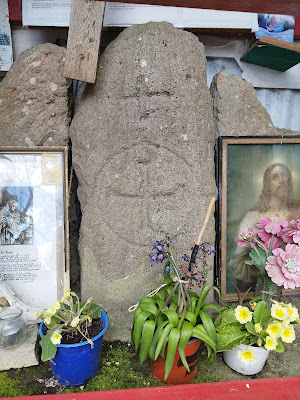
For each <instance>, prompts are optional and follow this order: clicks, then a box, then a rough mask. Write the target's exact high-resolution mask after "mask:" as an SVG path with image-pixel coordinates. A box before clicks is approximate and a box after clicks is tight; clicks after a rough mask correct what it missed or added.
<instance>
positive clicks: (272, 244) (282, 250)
mask: <svg viewBox="0 0 300 400" xmlns="http://www.w3.org/2000/svg"><path fill="white" fill-rule="evenodd" d="M256 226H257V228H259V229H257V230H255V229H253V228H248V229H243V230H242V231H241V232H240V234H239V237H237V238H235V242H237V243H238V245H239V246H241V247H245V246H248V247H249V248H250V252H249V256H250V260H248V261H246V263H247V264H249V265H255V266H256V267H257V268H258V269H259V271H260V274H261V275H262V277H263V281H264V289H263V291H262V296H264V297H262V299H263V300H266V301H267V303H268V307H270V306H271V304H270V303H269V299H268V294H270V296H272V292H274V290H275V287H276V286H279V287H283V288H284V289H294V288H297V287H300V246H299V243H300V219H297V220H292V221H290V222H287V221H285V220H283V219H280V218H279V217H277V216H275V217H272V218H267V217H264V218H262V219H261V220H260V221H259V222H258V223H257V225H256Z"/></svg>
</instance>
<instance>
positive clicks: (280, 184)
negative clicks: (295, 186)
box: [270, 166, 289, 198]
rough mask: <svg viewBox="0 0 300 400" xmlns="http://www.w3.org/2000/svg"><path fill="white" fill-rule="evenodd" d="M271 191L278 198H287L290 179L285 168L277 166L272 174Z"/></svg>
mask: <svg viewBox="0 0 300 400" xmlns="http://www.w3.org/2000/svg"><path fill="white" fill-rule="evenodd" d="M270 189H271V192H272V195H273V196H274V197H277V198H286V197H287V196H288V192H289V178H288V174H287V171H286V169H285V168H283V167H281V166H276V167H275V168H274V169H273V170H272V172H271V179H270Z"/></svg>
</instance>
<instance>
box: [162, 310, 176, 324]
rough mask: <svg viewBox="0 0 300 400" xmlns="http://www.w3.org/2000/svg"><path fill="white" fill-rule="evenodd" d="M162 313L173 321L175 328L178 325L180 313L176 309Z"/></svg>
mask: <svg viewBox="0 0 300 400" xmlns="http://www.w3.org/2000/svg"><path fill="white" fill-rule="evenodd" d="M162 314H163V315H165V316H166V317H167V318H168V320H169V322H171V324H173V325H174V326H175V328H176V327H177V326H178V324H179V318H178V314H177V313H176V312H175V311H174V310H166V311H163V312H162Z"/></svg>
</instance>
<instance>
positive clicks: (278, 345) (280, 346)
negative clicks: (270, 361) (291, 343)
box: [274, 340, 284, 353]
mask: <svg viewBox="0 0 300 400" xmlns="http://www.w3.org/2000/svg"><path fill="white" fill-rule="evenodd" d="M274 351H277V353H283V352H284V346H283V344H282V343H281V342H280V341H279V340H278V342H277V346H276V348H275V349H274Z"/></svg>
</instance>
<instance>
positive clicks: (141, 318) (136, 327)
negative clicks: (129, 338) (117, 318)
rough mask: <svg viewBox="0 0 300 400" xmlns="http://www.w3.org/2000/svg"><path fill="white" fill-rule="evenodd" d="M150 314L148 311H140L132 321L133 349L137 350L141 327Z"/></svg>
mask: <svg viewBox="0 0 300 400" xmlns="http://www.w3.org/2000/svg"><path fill="white" fill-rule="evenodd" d="M150 315H152V314H151V313H150V312H148V311H142V312H140V313H139V314H138V315H137V317H136V319H135V321H134V328H133V342H134V343H133V344H134V349H135V350H137V349H138V347H139V345H140V340H141V334H142V329H143V326H144V322H145V320H146V319H147V318H149V317H150Z"/></svg>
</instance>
